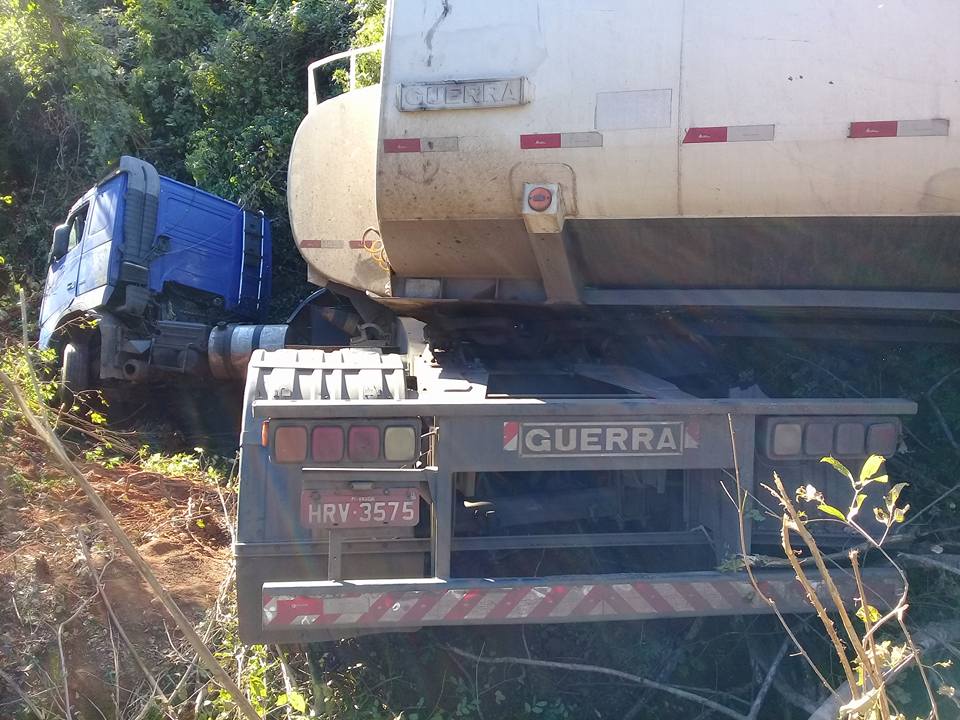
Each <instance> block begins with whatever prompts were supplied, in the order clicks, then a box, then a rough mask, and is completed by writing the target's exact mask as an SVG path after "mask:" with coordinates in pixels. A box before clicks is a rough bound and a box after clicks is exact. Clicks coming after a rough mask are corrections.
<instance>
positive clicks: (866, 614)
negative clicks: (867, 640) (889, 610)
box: [857, 605, 880, 625]
mask: <svg viewBox="0 0 960 720" xmlns="http://www.w3.org/2000/svg"><path fill="white" fill-rule="evenodd" d="M857 617H858V618H860V619H861V620H864V618H869V620H870V624H871V625H873V624H874V623H877V622H879V621H880V611H879V610H877V609H876V608H875V607H874V606H873V605H864V606H862V607H860V609H859V610H857ZM864 623H866V620H864Z"/></svg>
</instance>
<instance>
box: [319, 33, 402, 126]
mask: <svg viewBox="0 0 960 720" xmlns="http://www.w3.org/2000/svg"><path fill="white" fill-rule="evenodd" d="M381 50H383V43H377V44H376V45H367V47H362V48H351V49H349V50H345V51H344V52H340V53H337V54H336V55H328V56H327V57H325V58H322V59H321V60H315V61H314V62H312V63H310V64H309V65H308V66H307V108H308V109H309V110H313V109H314V108H315V107H316V106H317V104H318V103H317V81H316V70H317V68H320V67H323V66H324V65H329V64H330V63H333V62H336V61H337V60H344V59H346V58H350V87H349V89H348V90H347V92H350V90H356V89H357V57H358V56H359V55H366V54H368V53H373V52H380V51H381Z"/></svg>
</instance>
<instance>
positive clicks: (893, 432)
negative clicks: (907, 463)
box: [867, 423, 900, 457]
mask: <svg viewBox="0 0 960 720" xmlns="http://www.w3.org/2000/svg"><path fill="white" fill-rule="evenodd" d="M899 436H900V433H899V431H898V429H897V425H896V423H878V424H876V425H871V426H870V428H869V429H868V430H867V452H868V453H869V454H871V455H883V456H884V457H890V456H891V455H893V454H894V453H895V452H897V441H898V440H899V439H900V437H899Z"/></svg>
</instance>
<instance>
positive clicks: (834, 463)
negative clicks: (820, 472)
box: [820, 457, 854, 483]
mask: <svg viewBox="0 0 960 720" xmlns="http://www.w3.org/2000/svg"><path fill="white" fill-rule="evenodd" d="M820 462H822V463H826V464H827V465H829V466H830V467H832V468H833V469H834V470H836V471H837V472H838V473H840V474H841V475H843V476H844V477H845V478H847V480H849V481H850V482H851V483H853V482H854V480H853V473H851V472H850V471H849V470H847V466H846V465H844V464H843V463H842V462H840V461H839V460H837V459H836V458H832V457H825V458H820Z"/></svg>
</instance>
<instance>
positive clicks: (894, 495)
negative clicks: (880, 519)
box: [883, 483, 910, 513]
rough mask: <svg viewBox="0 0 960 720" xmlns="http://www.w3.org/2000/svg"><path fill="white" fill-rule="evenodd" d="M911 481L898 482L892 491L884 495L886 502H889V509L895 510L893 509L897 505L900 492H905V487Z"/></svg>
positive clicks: (890, 510)
mask: <svg viewBox="0 0 960 720" xmlns="http://www.w3.org/2000/svg"><path fill="white" fill-rule="evenodd" d="M909 486H910V483H897V484H896V485H894V486H893V487H892V488H890V491H889V492H888V493H887V494H886V495H884V496H883V500H884V502H885V503H886V504H887V510H888V511H889V512H891V513H892V512H893V509H894V508H895V507H896V506H897V500H899V499H900V493H902V492H903V489H904V488H905V487H909Z"/></svg>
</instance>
